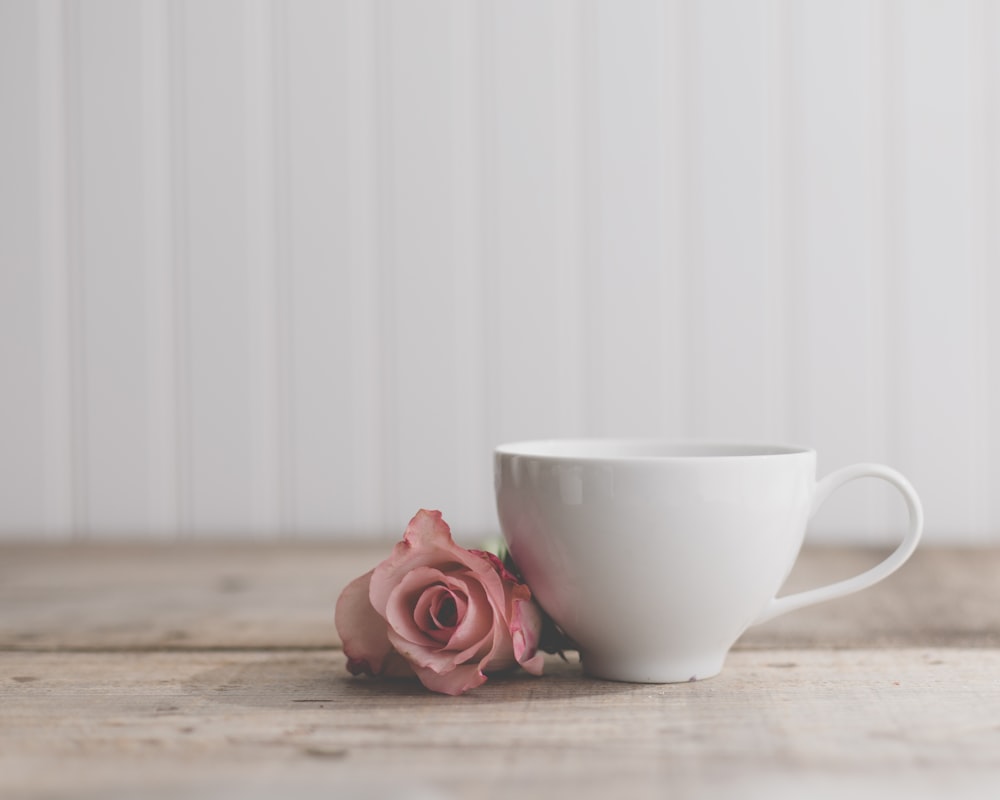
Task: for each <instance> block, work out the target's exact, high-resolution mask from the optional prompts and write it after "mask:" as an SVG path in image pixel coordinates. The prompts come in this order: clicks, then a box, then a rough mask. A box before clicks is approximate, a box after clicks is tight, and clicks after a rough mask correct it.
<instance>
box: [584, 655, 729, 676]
mask: <svg viewBox="0 0 1000 800" xmlns="http://www.w3.org/2000/svg"><path fill="white" fill-rule="evenodd" d="M725 658H726V657H725V655H723V656H722V657H717V656H715V657H711V658H692V659H669V660H663V661H660V660H655V659H647V660H639V659H622V658H620V657H619V658H601V657H600V656H595V655H593V654H587V653H581V654H580V660H581V661H582V663H583V672H584V674H585V675H587V676H589V677H591V678H599V679H600V680H605V681H618V682H621V683H690V682H692V681H700V680H704V679H706V678H714V677H715V676H716V675H718V674H719V673H720V672H721V671H722V664H723V662H724V661H725Z"/></svg>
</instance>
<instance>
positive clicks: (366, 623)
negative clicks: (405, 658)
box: [334, 570, 393, 675]
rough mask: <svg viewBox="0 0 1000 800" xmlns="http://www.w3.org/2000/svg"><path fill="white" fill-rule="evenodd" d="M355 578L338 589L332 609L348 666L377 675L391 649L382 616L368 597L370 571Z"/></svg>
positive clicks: (380, 671) (357, 670) (351, 669)
mask: <svg viewBox="0 0 1000 800" xmlns="http://www.w3.org/2000/svg"><path fill="white" fill-rule="evenodd" d="M373 572H374V570H372V571H371V572H366V573H365V574H364V575H362V576H361V577H359V578H355V579H354V580H353V581H351V582H350V583H349V584H348V585H347V586H346V587H345V588H344V591H342V592H341V593H340V597H339V598H337V607H336V611H335V613H334V622H335V624H336V626H337V633H338V634H340V640H341V642H343V645H344V653H345V655H346V656H347V666H348V669H349V670H350V671H351V672H352V673H353V674H354V675H357V674H359V673H361V672H365V673H368V674H370V675H380V674H381V673H382V671H383V669H384V666H385V660H386V658H387V657H388V656H389V655H390V654H391V653H392V652H393V648H392V645H391V644H390V643H389V639H388V637H387V635H386V631H387V626H386V623H385V620H384V619H383V618H382V617H381V616H380V615H379V614H378V613H377V612H376V611H375V609H374V608H372V604H371V602H370V601H369V599H368V595H369V584H370V582H371V578H372V573H373Z"/></svg>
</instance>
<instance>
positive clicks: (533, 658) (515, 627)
mask: <svg viewBox="0 0 1000 800" xmlns="http://www.w3.org/2000/svg"><path fill="white" fill-rule="evenodd" d="M519 588H524V589H525V590H526V589H527V587H526V586H525V587H519ZM523 594H524V595H527V596H521V597H518V596H517V595H515V597H514V603H513V612H512V614H511V620H510V636H511V641H512V642H513V645H514V659H515V660H516V661H517V663H518V664H520V665H521V666H522V667H523V668H524V669H525V670H527V671H528V672H530V673H531V674H532V675H541V674H542V669H543V667H544V663H545V656H544V655H543V654H542V653H539V652H538V640H539V637H540V635H541V630H542V612H541V610H540V609H539V608H538V606H537V605H536V604H535V603H534V601H532V600H531V595H530V593H529V592H527V591H525V592H524V593H523Z"/></svg>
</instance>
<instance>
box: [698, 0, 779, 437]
mask: <svg viewBox="0 0 1000 800" xmlns="http://www.w3.org/2000/svg"><path fill="white" fill-rule="evenodd" d="M769 18H770V8H769V4H768V3H766V2H764V0H752V1H751V2H741V1H739V0H708V1H707V2H698V3H693V4H692V7H691V8H690V9H689V10H688V14H687V19H688V21H689V23H690V24H691V30H690V31H689V35H690V36H691V37H692V39H693V44H692V46H693V48H694V54H693V58H692V62H693V63H692V65H691V67H692V73H693V74H692V75H691V78H690V79H691V82H692V83H691V91H692V93H693V95H694V101H693V103H692V104H691V106H692V107H691V108H690V111H691V113H693V114H694V119H693V121H692V125H693V127H694V136H695V141H696V144H695V146H694V148H693V150H694V152H693V153H692V158H693V159H694V164H693V170H694V184H695V186H696V195H695V196H694V197H692V199H691V202H692V203H693V204H695V206H696V208H695V211H694V213H693V215H692V216H693V219H692V224H693V226H694V229H693V231H692V236H694V237H696V241H695V243H694V245H693V248H692V249H693V252H694V257H693V260H692V263H690V264H689V269H690V270H691V278H692V296H691V297H690V302H691V305H692V314H693V321H694V324H693V334H694V335H693V342H692V345H693V347H694V353H693V358H694V364H695V370H694V379H695V385H694V386H693V387H692V389H693V391H694V392H695V402H696V404H697V405H696V408H695V424H694V433H695V434H697V435H699V436H710V437H713V438H727V437H740V438H751V439H752V438H755V437H756V438H773V437H781V436H782V435H783V434H784V433H785V431H784V424H783V419H782V414H781V410H783V408H784V398H785V384H784V381H783V376H782V374H781V369H780V367H781V354H782V353H783V352H784V343H783V331H782V316H783V314H784V304H783V302H782V297H783V284H782V282H781V277H782V275H781V264H780V261H779V260H778V259H776V258H775V255H776V254H775V253H773V252H771V251H770V249H769V243H770V226H771V225H772V224H773V222H772V220H771V215H772V214H775V213H780V211H781V209H777V208H774V207H772V202H771V201H772V200H773V197H774V187H773V186H772V185H771V181H773V180H776V179H777V178H776V176H775V173H774V169H773V167H774V165H773V164H771V163H770V160H769V155H770V153H771V148H770V147H769V139H768V137H769V136H774V135H776V133H777V132H776V131H774V130H773V129H772V128H771V117H772V112H771V109H770V105H769V103H770V97H769V92H772V91H773V90H774V89H773V87H770V86H769V83H768V80H769V77H770V73H769V69H768V67H769V53H768V50H767V47H768V45H769V44H771V43H772V35H773V33H772V31H771V30H770V29H769V28H768V24H767V23H768V20H769Z"/></svg>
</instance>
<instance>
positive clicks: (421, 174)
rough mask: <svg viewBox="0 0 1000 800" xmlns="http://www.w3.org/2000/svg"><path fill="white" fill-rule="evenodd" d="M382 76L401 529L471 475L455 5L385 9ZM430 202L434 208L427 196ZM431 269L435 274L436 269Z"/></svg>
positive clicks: (395, 475)
mask: <svg viewBox="0 0 1000 800" xmlns="http://www.w3.org/2000/svg"><path fill="white" fill-rule="evenodd" d="M383 14H384V16H383V18H382V24H383V25H384V29H383V35H384V36H385V39H384V46H385V50H384V51H383V53H382V57H383V59H384V61H383V63H382V65H381V68H382V69H383V70H384V83H383V89H384V91H385V92H386V96H385V98H384V101H383V102H384V103H385V106H384V109H385V111H386V116H387V118H386V119H382V120H380V124H381V125H383V126H385V136H384V138H383V139H382V142H383V144H384V146H385V147H386V148H387V153H386V157H387V163H388V164H389V165H391V167H390V170H391V172H390V176H389V180H388V181H387V182H386V183H385V184H384V185H385V187H386V189H387V190H388V191H389V193H390V198H389V199H388V202H387V205H386V208H385V211H386V214H387V218H386V220H385V224H386V226H387V233H388V235H387V236H386V238H385V239H383V240H382V244H383V247H384V250H383V258H382V268H383V272H382V278H383V285H382V290H383V296H382V301H383V303H384V304H385V309H386V313H385V314H384V316H383V325H384V331H385V335H386V337H387V344H388V350H389V352H390V353H391V358H390V361H389V363H388V364H387V371H386V378H387V381H386V384H385V385H384V386H383V390H384V391H385V392H386V402H385V411H386V421H385V424H386V430H387V433H388V434H389V437H390V441H391V443H392V445H391V447H390V448H389V449H388V450H387V451H386V455H387V463H386V467H387V469H388V471H389V479H388V481H387V484H388V486H390V487H391V488H392V489H393V490H394V494H393V496H391V497H390V498H389V502H388V504H387V511H389V513H390V515H391V516H390V519H392V518H395V519H396V520H401V521H402V522H403V523H405V521H406V520H407V519H408V518H409V515H412V514H413V512H414V511H416V510H417V509H418V508H419V507H421V505H423V506H429V507H432V508H442V509H445V510H447V509H448V508H449V500H451V499H452V498H453V497H455V496H456V492H457V488H458V486H459V485H460V480H459V475H460V474H461V472H462V470H461V468H460V466H459V465H458V463H457V457H458V455H459V448H458V446H457V444H458V439H457V436H456V433H457V431H456V427H455V426H456V419H457V416H458V409H459V406H460V404H461V403H462V402H463V400H464V397H463V393H462V391H461V387H462V384H463V383H464V382H465V381H467V380H468V379H469V378H470V377H472V376H470V375H464V374H462V373H461V372H460V371H459V360H458V352H457V347H456V341H457V340H459V339H462V338H464V339H467V338H468V337H469V335H470V332H469V331H459V330H456V314H455V310H454V307H455V304H456V301H458V302H464V298H461V299H460V300H459V299H457V298H456V297H455V294H454V291H455V285H456V282H455V276H456V274H457V272H458V270H460V269H461V270H464V271H468V270H476V269H478V268H479V267H478V265H477V264H476V263H471V264H469V263H467V264H461V265H459V264H458V263H457V261H456V252H455V246H454V241H455V239H454V233H453V231H454V225H455V219H456V215H455V207H456V197H455V189H456V184H455V181H454V179H453V174H454V169H455V164H454V161H453V147H454V144H453V143H454V141H455V134H456V131H455V127H454V121H453V115H452V112H451V105H452V103H453V99H454V98H453V96H452V91H453V84H452V78H451V72H452V69H453V59H454V56H453V53H454V46H455V45H454V40H453V37H452V35H451V24H452V15H451V3H450V2H448V0H433V1H431V0H428V1H427V2H422V3H420V4H414V3H408V2H387V3H385V5H384V7H383ZM431 187H434V192H433V201H432V202H429V200H430V197H429V191H430V188H431ZM430 265H434V266H433V268H429V267H430Z"/></svg>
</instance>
